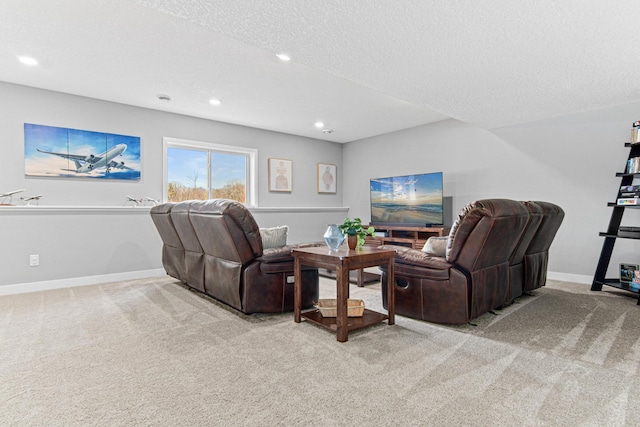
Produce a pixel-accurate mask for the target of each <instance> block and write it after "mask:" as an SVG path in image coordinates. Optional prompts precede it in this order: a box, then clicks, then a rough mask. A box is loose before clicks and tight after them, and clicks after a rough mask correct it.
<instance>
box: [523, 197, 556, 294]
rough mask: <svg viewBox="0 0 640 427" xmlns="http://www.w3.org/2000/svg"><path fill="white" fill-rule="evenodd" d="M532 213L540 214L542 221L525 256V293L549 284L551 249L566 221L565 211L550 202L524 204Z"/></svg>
mask: <svg viewBox="0 0 640 427" xmlns="http://www.w3.org/2000/svg"><path fill="white" fill-rule="evenodd" d="M524 204H525V206H527V208H528V209H529V211H531V212H540V213H541V214H542V221H541V222H540V226H539V227H538V230H537V232H536V234H535V235H534V236H533V239H532V240H531V243H530V244H529V246H528V247H527V250H526V252H525V255H524V286H523V293H525V292H529V291H532V290H534V289H538V288H540V287H542V286H544V285H545V284H546V282H547V268H548V265H549V248H550V247H551V243H553V239H554V238H555V236H556V233H557V232H558V229H559V228H560V225H561V224H562V221H563V219H564V210H562V208H561V207H560V206H558V205H555V204H553V203H550V202H542V201H529V202H524Z"/></svg>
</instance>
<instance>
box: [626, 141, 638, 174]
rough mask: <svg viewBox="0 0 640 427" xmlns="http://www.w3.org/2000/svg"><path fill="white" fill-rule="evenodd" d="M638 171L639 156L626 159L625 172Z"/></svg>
mask: <svg viewBox="0 0 640 427" xmlns="http://www.w3.org/2000/svg"><path fill="white" fill-rule="evenodd" d="M639 142H640V141H639ZM638 172H640V157H632V158H630V159H629V160H627V173H638Z"/></svg>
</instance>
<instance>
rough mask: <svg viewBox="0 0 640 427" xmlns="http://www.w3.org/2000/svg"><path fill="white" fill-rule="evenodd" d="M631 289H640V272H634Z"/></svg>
mask: <svg viewBox="0 0 640 427" xmlns="http://www.w3.org/2000/svg"><path fill="white" fill-rule="evenodd" d="M631 287H632V288H633V289H640V270H633V279H631Z"/></svg>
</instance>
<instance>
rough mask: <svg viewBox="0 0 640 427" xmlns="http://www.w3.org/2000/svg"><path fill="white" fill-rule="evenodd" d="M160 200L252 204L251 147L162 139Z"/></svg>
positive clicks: (253, 163) (253, 153)
mask: <svg viewBox="0 0 640 427" xmlns="http://www.w3.org/2000/svg"><path fill="white" fill-rule="evenodd" d="M163 141H164V152H165V156H164V163H165V164H164V200H167V201H169V202H180V201H183V200H206V199H221V198H222V199H232V200H237V201H238V202H240V203H244V204H245V205H249V206H255V205H256V188H257V187H256V181H255V180H256V156H257V150H255V149H251V148H243V147H235V146H231V145H220V144H212V143H206V142H196V141H186V140H181V139H175V138H164V140H163Z"/></svg>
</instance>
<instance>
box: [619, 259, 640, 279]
mask: <svg viewBox="0 0 640 427" xmlns="http://www.w3.org/2000/svg"><path fill="white" fill-rule="evenodd" d="M639 270H640V266H638V264H626V263H624V264H620V282H621V283H631V282H632V281H633V277H634V276H635V272H636V271H639Z"/></svg>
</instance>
